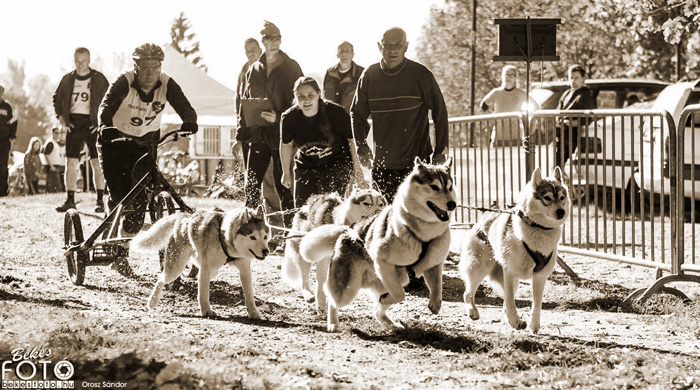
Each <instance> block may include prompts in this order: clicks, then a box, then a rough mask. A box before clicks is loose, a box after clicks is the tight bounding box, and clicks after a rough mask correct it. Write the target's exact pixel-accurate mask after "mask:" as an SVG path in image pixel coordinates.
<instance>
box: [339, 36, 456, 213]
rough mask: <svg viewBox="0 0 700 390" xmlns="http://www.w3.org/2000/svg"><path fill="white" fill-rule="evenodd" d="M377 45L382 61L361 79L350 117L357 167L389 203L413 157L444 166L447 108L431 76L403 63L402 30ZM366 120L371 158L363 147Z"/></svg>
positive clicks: (410, 63) (418, 66) (411, 63)
mask: <svg viewBox="0 0 700 390" xmlns="http://www.w3.org/2000/svg"><path fill="white" fill-rule="evenodd" d="M378 45H379V51H380V52H381V53H382V60H381V62H379V63H377V64H373V65H371V66H370V67H368V68H367V69H366V70H365V71H364V72H363V73H362V76H360V81H359V83H358V86H357V92H356V93H355V98H354V100H353V102H352V107H351V109H350V116H351V117H352V131H353V136H354V138H355V144H356V146H357V155H358V157H359V158H360V162H361V163H362V165H364V166H365V167H367V168H371V169H372V181H373V182H374V183H375V185H376V186H377V188H378V189H379V191H380V192H381V193H382V195H384V196H385V197H386V198H387V200H388V201H389V202H392V201H393V199H394V195H395V194H396V190H397V189H398V187H399V184H401V182H402V181H403V180H404V179H405V178H406V176H408V174H409V173H410V172H411V169H413V160H414V159H415V158H416V157H420V158H421V159H423V160H426V161H427V160H429V159H431V160H433V162H435V163H442V162H444V161H445V155H446V154H447V152H448V130H447V124H448V123H447V107H446V106H445V99H444V98H443V97H442V92H441V91H440V87H439V86H438V84H437V81H436V80H435V77H434V76H433V74H432V72H430V70H428V68H426V67H425V66H423V65H421V64H419V63H417V62H415V61H411V60H409V59H407V58H406V57H404V54H405V53H406V49H407V48H408V42H406V33H405V32H404V31H403V30H402V29H400V28H397V27H395V28H391V29H389V30H387V31H386V32H385V33H384V35H383V37H382V41H381V42H379V43H378ZM428 110H430V111H431V112H432V117H433V122H434V123H435V140H436V144H435V147H434V148H433V146H431V142H430V139H429V133H430V123H429V121H428ZM370 114H371V115H372V123H373V134H374V136H373V141H374V145H375V152H374V156H373V155H372V151H371V150H370V148H369V146H368V145H367V134H368V133H369V123H368V122H367V119H368V117H369V116H370ZM372 159H373V160H374V161H373V164H372V163H371V160H372Z"/></svg>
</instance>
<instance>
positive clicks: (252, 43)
mask: <svg viewBox="0 0 700 390" xmlns="http://www.w3.org/2000/svg"><path fill="white" fill-rule="evenodd" d="M261 54H262V49H261V48H260V44H259V43H258V41H257V40H256V39H255V38H248V39H246V41H245V55H246V58H248V61H247V62H246V63H245V64H243V68H242V69H241V73H239V75H238V84H237V86H236V112H240V110H241V96H243V93H244V92H245V91H244V90H243V89H244V87H245V75H246V73H247V72H248V69H249V68H250V66H251V65H253V63H255V61H257V60H258V59H259V58H260V55H261ZM239 118H240V116H239ZM240 128H241V123H240V121H239V123H238V124H237V126H236V129H240ZM240 146H241V151H242V152H243V154H242V156H241V155H240V153H234V158H235V159H236V162H237V165H238V167H239V168H240V171H242V172H244V173H243V175H242V176H243V179H242V182H244V181H245V170H246V167H247V164H248V150H249V148H250V144H249V143H247V142H242V143H241V145H240ZM234 149H236V148H234ZM236 150H237V149H236ZM262 197H263V202H264V204H265V210H268V212H269V213H275V212H278V211H280V199H279V196H278V195H277V189H276V188H275V175H274V170H273V164H272V159H270V163H269V164H268V166H267V170H266V171H265V176H264V177H263V182H262ZM269 223H270V224H272V225H277V226H281V225H283V224H284V221H283V219H282V216H281V215H276V214H275V215H271V216H270V217H269Z"/></svg>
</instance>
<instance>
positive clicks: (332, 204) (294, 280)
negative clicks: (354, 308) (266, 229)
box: [282, 187, 387, 314]
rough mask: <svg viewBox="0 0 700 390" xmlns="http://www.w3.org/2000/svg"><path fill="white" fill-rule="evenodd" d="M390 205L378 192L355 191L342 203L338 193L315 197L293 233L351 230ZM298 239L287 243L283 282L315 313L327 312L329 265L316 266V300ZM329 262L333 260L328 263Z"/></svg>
mask: <svg viewBox="0 0 700 390" xmlns="http://www.w3.org/2000/svg"><path fill="white" fill-rule="evenodd" d="M386 204H387V202H386V200H385V199H384V197H383V196H382V194H380V193H379V191H377V190H373V189H359V188H357V187H353V189H352V192H351V193H350V196H349V197H348V198H347V199H345V200H342V199H341V197H340V195H338V194H337V193H331V194H320V195H314V196H312V197H311V198H309V200H308V201H307V202H306V204H305V205H304V206H303V207H302V208H301V209H300V210H299V211H298V212H297V213H296V215H295V216H294V221H293V222H292V230H294V231H298V232H308V231H309V230H311V229H313V228H315V227H318V226H321V225H327V224H337V225H347V226H351V225H353V224H355V223H356V222H357V221H359V220H360V219H362V218H365V217H367V216H369V215H372V214H374V213H376V212H378V211H379V210H381V209H383V208H384V206H386ZM299 241H300V239H299V238H291V239H289V240H288V241H287V245H286V247H285V251H284V261H283V263H282V279H283V280H284V281H285V282H287V284H289V285H290V286H291V287H293V288H297V289H301V292H302V295H303V296H304V299H305V300H306V301H307V302H313V301H314V300H315V301H316V311H317V313H319V314H321V313H322V312H325V310H326V294H325V293H324V292H323V283H324V282H325V280H326V276H327V275H328V261H322V262H320V263H318V264H317V265H316V281H317V285H316V296H315V298H314V294H313V293H312V292H311V287H309V273H310V271H311V263H308V262H306V261H305V260H304V259H303V258H301V256H300V255H299ZM329 260H330V259H329Z"/></svg>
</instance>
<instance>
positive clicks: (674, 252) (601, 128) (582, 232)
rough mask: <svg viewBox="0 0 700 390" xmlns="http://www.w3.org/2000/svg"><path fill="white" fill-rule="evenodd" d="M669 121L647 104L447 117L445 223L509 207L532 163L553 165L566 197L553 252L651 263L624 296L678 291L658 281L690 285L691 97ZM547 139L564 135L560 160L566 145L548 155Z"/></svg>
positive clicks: (698, 109) (695, 176)
mask: <svg viewBox="0 0 700 390" xmlns="http://www.w3.org/2000/svg"><path fill="white" fill-rule="evenodd" d="M678 123H682V124H684V126H682V127H681V128H682V129H683V131H677V130H676V123H675V122H674V119H673V117H672V116H671V115H670V114H669V113H667V112H665V111H664V112H658V111H651V110H635V111H632V110H580V111H578V110H577V111H556V110H541V111H536V112H535V113H531V114H530V115H527V114H525V113H522V114H520V113H512V114H492V115H477V116H469V117H460V118H452V119H450V122H449V133H450V134H449V135H450V149H451V155H452V156H453V159H454V165H453V174H454V177H455V187H456V195H457V197H458V203H459V205H460V207H459V209H458V210H457V212H456V213H455V226H460V225H461V226H467V227H468V226H470V225H472V224H473V223H475V222H476V221H477V220H478V218H479V216H480V215H481V214H482V213H484V212H486V211H487V210H505V209H508V208H509V207H512V206H513V205H515V203H516V201H517V196H518V194H519V192H520V190H521V189H522V188H523V187H524V186H525V184H526V183H527V181H528V180H529V179H530V175H531V173H532V171H533V170H534V168H535V167H539V168H540V169H541V170H542V172H543V174H545V175H548V174H550V172H551V171H552V170H553V168H554V166H557V165H558V166H560V167H562V170H563V172H564V176H565V181H566V184H567V185H568V186H569V189H570V193H571V197H572V203H573V205H572V210H571V211H572V212H571V213H570V215H569V218H568V220H567V222H566V224H565V225H564V229H563V233H562V241H561V243H560V249H559V252H560V253H562V254H567V253H568V254H575V255H581V256H586V257H589V258H591V261H595V260H596V259H601V260H611V261H617V262H620V263H627V264H632V265H636V266H643V267H648V268H652V269H656V270H657V279H656V281H655V282H654V283H653V284H652V285H651V286H649V287H645V288H641V289H638V290H635V291H634V292H633V293H632V294H630V295H629V296H628V297H627V301H632V300H636V301H643V300H646V299H647V298H649V297H650V296H651V295H653V294H654V293H657V292H668V293H673V294H676V295H679V296H682V297H683V296H684V294H683V293H682V292H681V291H679V290H677V289H675V288H671V287H667V286H666V285H667V284H669V283H671V282H696V283H700V276H698V275H697V273H700V263H698V260H697V258H696V257H697V250H698V248H697V246H698V245H699V244H700V243H699V242H698V241H697V237H696V229H697V228H698V225H697V223H696V220H697V221H698V222H700V218H698V211H699V209H700V207H698V198H700V196H698V194H700V177H699V175H700V165H698V161H699V160H700V155H698V154H697V153H700V136H698V135H697V134H696V132H697V131H700V105H698V106H689V107H687V108H686V109H685V110H684V111H683V113H682V114H681V118H680V121H679V122H678ZM567 125H568V126H569V127H568V128H567ZM576 129H577V130H578V131H576ZM557 139H561V140H565V142H563V144H564V145H563V147H562V149H563V150H566V151H568V156H569V158H568V159H567V160H566V161H565V160H564V154H566V153H561V152H560V153H558V154H557V151H556V149H557V142H556V140H557ZM556 156H558V158H557V157H556ZM696 166H697V167H696ZM696 169H697V170H696ZM560 264H561V265H562V266H564V267H565V268H567V267H566V264H565V263H564V262H562V261H561V260H560ZM567 271H568V272H571V270H567ZM622 277H623V276H622V275H621V278H622Z"/></svg>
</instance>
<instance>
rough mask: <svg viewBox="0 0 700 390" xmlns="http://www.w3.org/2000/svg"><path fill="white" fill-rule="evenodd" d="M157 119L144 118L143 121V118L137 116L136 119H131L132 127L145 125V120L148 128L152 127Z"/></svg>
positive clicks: (154, 116) (153, 117) (151, 117)
mask: <svg viewBox="0 0 700 390" xmlns="http://www.w3.org/2000/svg"><path fill="white" fill-rule="evenodd" d="M155 119H156V115H153V116H147V117H145V118H143V119H141V118H139V117H137V116H135V117H133V118H131V125H132V126H141V125H143V124H144V120H145V122H146V126H148V125H150V124H151V122H153V120H155Z"/></svg>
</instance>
